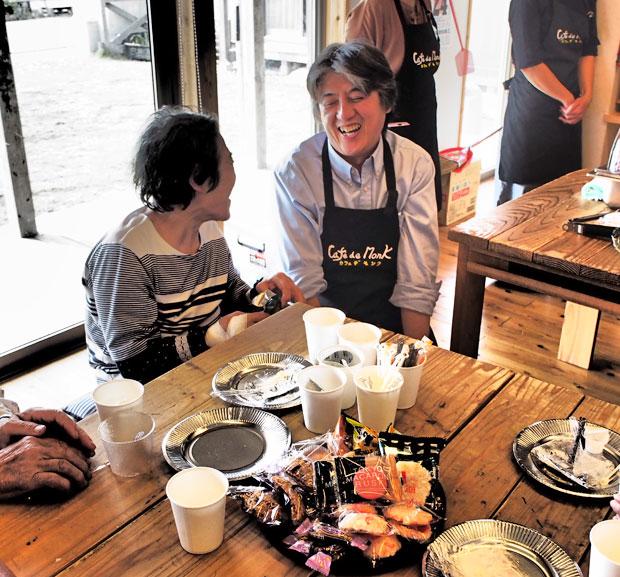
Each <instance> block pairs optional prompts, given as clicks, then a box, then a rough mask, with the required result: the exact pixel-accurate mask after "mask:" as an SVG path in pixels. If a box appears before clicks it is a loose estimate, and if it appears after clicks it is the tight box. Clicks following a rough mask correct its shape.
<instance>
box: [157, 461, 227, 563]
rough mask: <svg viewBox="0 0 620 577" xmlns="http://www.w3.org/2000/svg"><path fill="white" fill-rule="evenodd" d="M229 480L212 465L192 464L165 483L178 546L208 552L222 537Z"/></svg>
mask: <svg viewBox="0 0 620 577" xmlns="http://www.w3.org/2000/svg"><path fill="white" fill-rule="evenodd" d="M227 491H228V479H227V478H226V475H224V473H222V472H220V471H218V470H217V469H212V468H211V467H192V468H191V469H183V470H182V471H179V472H178V473H176V474H174V475H173V476H172V477H171V478H170V480H169V481H168V483H167V484H166V496H167V497H168V499H169V501H170V505H171V507H172V514H173V515H174V522H175V524H176V526H177V533H178V534H179V541H180V542H181V547H183V549H185V550H186V551H187V552H188V553H195V554H200V553H210V552H211V551H214V550H215V549H217V548H218V547H219V546H220V545H221V544H222V541H223V540H224V518H225V516H226V493H227Z"/></svg>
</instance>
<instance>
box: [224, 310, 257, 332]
mask: <svg viewBox="0 0 620 577" xmlns="http://www.w3.org/2000/svg"><path fill="white" fill-rule="evenodd" d="M238 315H245V316H246V322H247V325H246V326H248V327H251V326H252V325H255V324H256V323H257V322H259V321H262V320H263V319H266V318H267V317H268V316H269V315H268V314H267V313H263V312H260V311H258V312H255V313H242V312H241V311H235V312H234V313H230V314H227V315H224V316H223V317H221V318H220V320H219V323H220V325H221V326H222V328H223V329H224V330H225V331H227V330H228V325H229V324H230V321H231V320H232V318H233V317H236V316H238Z"/></svg>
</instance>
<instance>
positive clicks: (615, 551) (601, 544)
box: [589, 519, 620, 577]
mask: <svg viewBox="0 0 620 577" xmlns="http://www.w3.org/2000/svg"><path fill="white" fill-rule="evenodd" d="M590 545H591V549H590V572H589V575H590V577H620V520H618V519H608V520H607V521H601V522H600V523H597V524H596V525H594V527H592V529H590Z"/></svg>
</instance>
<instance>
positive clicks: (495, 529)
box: [422, 519, 582, 577]
mask: <svg viewBox="0 0 620 577" xmlns="http://www.w3.org/2000/svg"><path fill="white" fill-rule="evenodd" d="M422 568H423V573H424V575H425V577H444V575H447V574H454V575H466V574H468V573H469V574H472V570H473V574H475V575H476V576H477V577H487V575H488V577H497V576H498V575H505V576H510V577H517V576H523V577H582V573H581V569H579V567H578V565H577V564H576V563H575V562H574V561H573V560H572V559H571V558H570V557H569V556H568V555H567V553H566V552H565V551H564V549H562V548H561V547H560V546H559V545H557V544H556V543H554V542H553V541H552V540H551V539H549V538H548V537H545V536H544V535H542V534H541V533H539V532H538V531H534V529H530V528H529V527H524V526H523V525H518V524H516V523H508V522H506V521H497V520H494V519H478V520H474V521H467V522H465V523H461V524H460V525H455V526H454V527H451V528H450V529H448V530H447V531H444V532H443V533H442V534H441V535H439V537H437V539H435V541H433V542H432V543H431V544H430V545H429V546H428V549H427V552H426V554H425V556H424V559H423V562H422ZM467 569H469V571H467Z"/></svg>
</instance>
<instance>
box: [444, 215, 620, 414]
mask: <svg viewBox="0 0 620 577" xmlns="http://www.w3.org/2000/svg"><path fill="white" fill-rule="evenodd" d="M447 235H448V227H441V228H440V242H441V260H440V264H439V278H440V279H441V280H442V282H443V284H442V288H441V295H440V297H439V301H438V303H437V306H436V308H435V313H434V314H433V318H432V326H433V330H434V332H435V334H436V336H437V340H438V344H439V346H441V347H444V348H449V347H450V330H451V325H452V307H453V304H454V283H455V275H456V257H457V251H458V245H457V244H456V243H454V242H452V241H450V240H448V238H447ZM564 305H565V301H562V300H560V299H558V298H553V297H548V296H545V295H541V294H537V293H531V292H524V291H519V290H518V289H506V288H500V287H497V286H495V283H494V282H492V281H487V288H486V291H485V298H484V309H483V317H482V330H481V335H480V349H479V357H478V358H479V359H480V360H484V361H488V362H491V363H495V364H498V365H501V366H503V367H506V368H509V369H512V370H514V371H518V372H522V373H525V374H527V375H530V376H532V377H535V378H537V379H540V380H542V381H548V382H551V383H555V384H558V385H561V386H564V387H568V388H572V389H578V390H580V391H583V392H585V393H587V394H589V395H592V396H595V397H598V398H600V399H603V400H605V401H609V402H613V403H616V404H620V317H617V316H613V315H605V314H603V315H602V316H601V324H600V327H599V335H598V339H597V343H596V348H595V351H594V362H593V368H592V369H590V370H585V369H580V368H579V367H575V366H573V365H569V364H568V363H564V362H562V361H559V360H558V359H557V358H556V355H557V350H558V345H559V342H560V334H561V331H562V321H563V316H564Z"/></svg>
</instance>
